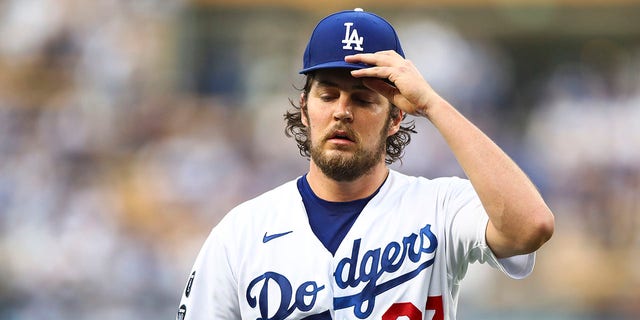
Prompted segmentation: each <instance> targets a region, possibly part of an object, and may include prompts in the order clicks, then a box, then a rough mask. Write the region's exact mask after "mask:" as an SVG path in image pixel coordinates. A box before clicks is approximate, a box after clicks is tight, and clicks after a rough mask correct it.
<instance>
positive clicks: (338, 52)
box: [300, 8, 404, 74]
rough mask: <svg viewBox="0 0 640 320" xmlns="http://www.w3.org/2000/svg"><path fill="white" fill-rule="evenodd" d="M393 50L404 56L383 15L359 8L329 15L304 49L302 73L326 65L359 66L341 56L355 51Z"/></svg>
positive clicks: (362, 66)
mask: <svg viewBox="0 0 640 320" xmlns="http://www.w3.org/2000/svg"><path fill="white" fill-rule="evenodd" d="M384 50H394V51H395V52H397V53H398V54H400V55H401V56H402V57H403V58H404V52H403V51H402V47H401V46H400V39H398V35H397V34H396V31H395V30H394V29H393V27H392V26H391V24H390V23H389V22H387V20H385V19H383V18H382V17H380V16H378V15H376V14H373V13H370V12H365V11H364V10H362V9H360V8H356V9H354V10H346V11H341V12H336V13H334V14H331V15H329V16H327V17H325V18H323V19H322V20H320V22H318V25H317V26H316V27H315V29H314V30H313V33H312V34H311V38H309V43H308V44H307V48H306V49H305V51H304V57H303V61H302V70H300V73H301V74H307V73H309V72H311V71H314V70H318V69H325V68H349V69H362V68H367V67H369V66H368V65H366V64H363V63H358V64H354V63H347V62H345V61H344V57H345V56H348V55H352V54H358V53H374V52H378V51H384Z"/></svg>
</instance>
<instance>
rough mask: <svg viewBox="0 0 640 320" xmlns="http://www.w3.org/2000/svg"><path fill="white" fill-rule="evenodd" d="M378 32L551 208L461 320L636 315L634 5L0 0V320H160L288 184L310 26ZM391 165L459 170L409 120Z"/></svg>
mask: <svg viewBox="0 0 640 320" xmlns="http://www.w3.org/2000/svg"><path fill="white" fill-rule="evenodd" d="M361 6H362V7H364V8H365V9H366V10H369V11H374V12H376V13H378V14H381V15H383V16H384V17H386V18H387V19H388V20H389V21H391V22H392V23H393V24H394V25H395V26H396V29H397V31H398V33H399V35H400V37H401V40H402V44H403V47H404V50H405V52H406V53H407V56H408V58H409V59H411V60H412V61H414V63H415V64H416V65H418V67H419V68H420V69H421V71H422V72H423V74H424V76H425V78H426V79H427V80H428V81H429V82H430V83H431V84H432V86H433V87H434V88H435V89H436V90H437V91H438V92H439V93H440V94H441V95H443V96H444V97H445V98H447V99H448V100H449V101H450V102H452V103H453V104H454V105H456V106H457V107H458V108H459V109H460V110H461V111H462V112H463V113H464V114H465V115H467V116H468V117H469V118H471V119H472V120H473V121H474V122H475V123H476V124H477V125H478V126H480V127H481V128H482V129H483V130H484V131H485V132H487V133H488V134H489V135H490V136H491V137H492V138H494V139H495V141H496V142H497V143H498V144H499V145H501V146H502V147H503V148H504V149H505V150H506V151H507V152H508V153H509V154H510V155H511V156H512V157H513V158H514V159H515V160H516V162H518V163H519V164H520V165H521V166H522V167H523V168H524V170H525V171H526V172H527V174H529V175H530V176H531V177H532V179H533V180H534V182H535V183H536V185H537V186H538V187H539V188H540V190H541V192H542V193H543V195H544V196H545V198H546V199H547V200H548V203H549V205H550V207H551V208H552V209H553V211H554V212H555V214H556V222H557V225H556V232H555V235H554V237H553V239H552V240H551V241H550V242H549V243H548V244H547V245H546V246H545V247H544V248H543V249H542V250H541V251H540V252H539V253H538V261H537V266H536V270H535V272H534V274H533V275H532V276H531V277H529V278H528V279H525V280H521V281H513V280H508V279H506V277H505V276H504V275H502V274H500V273H499V272H496V271H494V270H492V269H490V268H488V267H486V266H473V268H472V269H471V271H470V273H469V275H468V277H467V279H466V282H464V283H463V291H462V296H461V301H460V311H459V314H460V317H459V318H460V319H637V318H638V317H640V267H639V266H640V19H638V17H639V16H640V2H638V1H629V0H627V1H622V0H616V1H597V0H591V1H584V2H580V1H568V0H567V1H560V0H556V1H553V0H547V1H524V0H521V1H515V2H506V1H472V0H466V1H430V2H429V1H425V2H424V3H423V2H421V1H409V0H397V1H360V2H357V1H346V2H345V1H342V2H340V1H328V2H318V3H300V2H299V1H298V2H296V1H287V0H272V1H264V0H263V1H251V0H243V1H231V0H229V1H222V0H220V1H216V0H210V1H206V0H202V1H187V0H182V1H179V0H175V1H162V0H136V1H125V0H99V1H80V0H2V1H0V319H2V320H4V319H7V320H8V319H11V320H14V319H15V320H18V319H19V320H32V319H33V320H36V319H38V320H40V319H51V320H57V319H118V320H122V319H173V318H174V317H175V312H176V310H177V307H178V302H179V299H180V296H181V294H182V291H183V288H184V285H185V283H186V280H187V277H188V273H189V270H190V268H191V266H192V263H193V260H194V259H195V256H196V254H197V253H198V250H199V249H200V246H201V245H202V243H203V241H204V239H205V237H206V236H207V234H208V233H209V231H210V229H211V227H213V226H214V225H215V224H216V223H217V222H218V221H219V220H220V218H221V217H222V216H223V215H224V214H225V213H226V212H227V211H228V210H229V209H231V208H232V207H233V206H235V205H236V204H238V203H240V202H241V201H244V200H247V199H249V198H251V197H253V196H256V195H258V194H260V193H261V192H263V191H266V190H268V189H270V188H272V187H274V186H277V185H279V184H281V183H283V182H285V181H288V180H291V179H294V178H295V177H297V176H298V175H301V174H303V173H304V172H305V170H306V169H307V167H308V163H307V160H305V159H304V158H302V157H300V155H299V154H298V150H297V148H296V146H295V142H294V141H293V140H292V139H287V138H286V137H285V136H284V122H283V119H282V114H284V112H285V111H286V110H287V109H289V107H290V105H289V100H288V99H293V100H297V97H298V91H297V90H296V88H298V87H300V86H301V85H302V77H301V76H300V75H298V74H297V71H298V70H299V69H300V66H301V56H302V52H303V50H304V46H305V45H306V41H307V37H308V35H309V33H310V32H311V30H312V29H313V27H314V26H315V23H316V22H317V21H318V19H319V18H321V17H323V16H325V15H326V14H328V13H330V12H333V11H336V10H342V9H352V8H354V7H361ZM416 125H417V128H418V131H419V133H418V134H417V135H415V136H414V138H413V142H412V144H411V145H410V146H409V147H408V148H407V150H406V156H405V158H404V161H403V163H402V164H394V165H393V167H394V168H395V169H397V170H400V171H403V172H406V173H409V174H415V175H424V176H426V177H429V178H432V177H437V176H450V175H458V176H462V175H463V173H462V172H461V170H460V169H459V167H458V165H457V164H456V162H455V159H454V158H453V157H452V155H451V153H450V152H449V151H448V149H447V147H446V145H445V144H444V142H443V141H442V140H441V138H440V137H439V136H438V135H437V133H436V132H435V131H434V130H433V128H431V127H430V126H429V124H428V123H427V121H426V120H424V119H418V120H417V121H416Z"/></svg>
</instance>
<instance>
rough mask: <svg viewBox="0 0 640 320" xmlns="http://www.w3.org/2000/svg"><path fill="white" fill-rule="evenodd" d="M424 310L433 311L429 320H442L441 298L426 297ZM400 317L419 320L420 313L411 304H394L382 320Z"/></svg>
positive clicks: (442, 307)
mask: <svg viewBox="0 0 640 320" xmlns="http://www.w3.org/2000/svg"><path fill="white" fill-rule="evenodd" d="M425 309H426V310H433V311H434V314H433V318H431V320H444V306H443V304H442V296H432V297H428V298H427V305H426V306H425ZM400 317H407V318H409V320H421V319H422V312H421V311H420V310H419V309H418V308H417V307H416V306H414V305H413V303H411V302H396V303H394V304H393V305H391V307H389V309H388V310H387V312H385V313H384V314H383V315H382V320H397V319H398V318H400Z"/></svg>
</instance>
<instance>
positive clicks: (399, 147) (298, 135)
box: [284, 73, 417, 164]
mask: <svg viewBox="0 0 640 320" xmlns="http://www.w3.org/2000/svg"><path fill="white" fill-rule="evenodd" d="M313 79H314V74H313V73H310V74H307V77H306V81H305V85H304V87H303V88H302V89H300V91H301V92H302V93H303V95H304V96H305V97H306V96H307V95H308V94H309V91H310V90H311V84H312V83H313ZM289 103H290V104H291V106H292V107H293V109H290V110H288V111H287V112H286V113H285V114H284V119H285V120H286V122H287V126H286V128H285V130H284V134H285V135H286V136H287V137H293V138H294V139H295V140H296V143H297V144H298V149H299V150H300V155H301V156H303V157H306V158H307V159H309V158H310V157H311V154H310V151H309V150H310V148H311V141H309V131H308V130H307V127H306V126H305V125H304V124H303V123H302V117H303V114H302V111H303V108H306V106H301V105H297V104H296V103H295V102H293V100H291V99H289ZM399 112H400V109H398V107H396V106H395V105H393V104H392V105H391V108H390V109H389V114H390V116H391V117H392V118H395V117H397V116H398V114H399ZM405 118H406V114H404V115H403V117H402V120H403V121H404V120H405ZM415 127H416V126H415V123H414V122H413V121H410V122H408V123H405V124H401V125H400V130H398V132H396V133H395V134H393V135H391V136H389V137H387V143H386V150H387V154H386V156H385V159H384V162H385V163H386V164H392V163H394V162H396V161H397V160H400V162H402V156H403V154H404V147H406V146H407V145H408V144H409V142H411V133H417V131H416V130H415Z"/></svg>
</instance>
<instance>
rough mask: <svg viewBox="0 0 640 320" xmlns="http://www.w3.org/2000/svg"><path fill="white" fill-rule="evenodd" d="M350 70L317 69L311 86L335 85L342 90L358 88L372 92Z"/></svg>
mask: <svg viewBox="0 0 640 320" xmlns="http://www.w3.org/2000/svg"><path fill="white" fill-rule="evenodd" d="M350 71H351V69H344V68H335V69H321V70H318V71H316V73H315V74H314V76H313V82H312V83H311V88H312V89H313V88H314V87H337V88H339V89H342V90H360V91H370V92H373V91H372V90H371V89H369V88H367V87H366V86H365V85H363V84H362V80H361V79H358V78H354V77H352V76H351V73H350Z"/></svg>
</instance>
